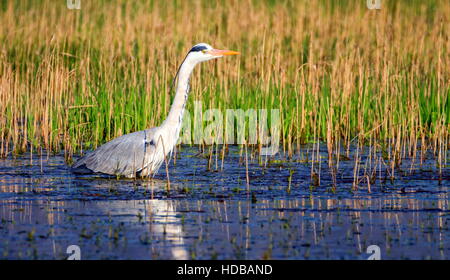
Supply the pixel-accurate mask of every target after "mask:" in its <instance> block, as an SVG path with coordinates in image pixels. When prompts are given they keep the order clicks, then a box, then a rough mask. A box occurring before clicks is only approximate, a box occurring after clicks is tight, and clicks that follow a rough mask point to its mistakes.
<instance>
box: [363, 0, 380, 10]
mask: <svg viewBox="0 0 450 280" xmlns="http://www.w3.org/2000/svg"><path fill="white" fill-rule="evenodd" d="M366 6H367V9H369V10H379V9H381V0H366Z"/></svg>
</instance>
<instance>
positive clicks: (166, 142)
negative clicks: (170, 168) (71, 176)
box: [72, 43, 239, 178]
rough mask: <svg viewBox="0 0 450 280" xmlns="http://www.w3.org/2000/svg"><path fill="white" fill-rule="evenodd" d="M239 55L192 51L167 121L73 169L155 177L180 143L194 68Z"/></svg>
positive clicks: (179, 74)
mask: <svg viewBox="0 0 450 280" xmlns="http://www.w3.org/2000/svg"><path fill="white" fill-rule="evenodd" d="M236 54H239V53H238V52H236V51H230V50H218V49H214V48H212V47H211V46H210V45H208V44H205V43H200V44H197V45H195V46H193V47H192V48H191V50H190V51H189V52H188V54H187V55H186V57H185V59H184V61H183V62H182V64H181V65H180V67H179V68H178V72H177V74H176V76H175V79H176V80H177V86H176V93H175V98H174V100H173V103H172V106H171V107H170V111H169V114H168V116H167V118H166V119H165V120H164V122H163V123H162V124H161V125H160V126H158V127H153V128H150V129H145V130H141V131H137V132H133V133H129V134H126V135H122V136H120V137H118V138H115V139H113V140H111V141H109V142H107V143H105V144H103V145H102V146H100V147H98V148H97V149H96V150H94V151H93V152H90V153H88V154H86V155H85V156H84V157H82V158H80V159H79V160H78V161H77V162H76V163H75V164H74V165H73V166H72V171H73V172H74V173H101V174H106V175H115V176H123V177H127V178H134V177H136V176H140V177H147V176H152V177H153V176H154V175H155V174H156V173H157V172H158V169H159V168H160V167H161V165H162V163H163V162H164V161H165V159H166V157H167V156H169V155H170V154H171V153H172V150H173V149H174V147H175V145H176V144H177V141H178V137H179V134H180V129H181V125H182V120H183V113H184V109H185V106H186V101H187V98H188V94H189V77H190V75H191V73H192V71H193V70H194V67H195V66H196V65H197V64H198V63H200V62H204V61H208V60H211V59H215V58H219V57H223V56H227V55H236Z"/></svg>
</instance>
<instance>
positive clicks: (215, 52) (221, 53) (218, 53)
mask: <svg viewBox="0 0 450 280" xmlns="http://www.w3.org/2000/svg"><path fill="white" fill-rule="evenodd" d="M209 53H210V54H211V55H214V56H224V55H237V54H240V52H235V51H229V50H217V49H212V50H210V51H209Z"/></svg>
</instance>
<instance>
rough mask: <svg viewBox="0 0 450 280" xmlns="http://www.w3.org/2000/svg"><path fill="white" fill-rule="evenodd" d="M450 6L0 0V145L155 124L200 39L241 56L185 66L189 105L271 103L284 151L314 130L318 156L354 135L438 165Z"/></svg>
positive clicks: (447, 124)
mask: <svg viewBox="0 0 450 280" xmlns="http://www.w3.org/2000/svg"><path fill="white" fill-rule="evenodd" d="M449 17H450V2H448V1H445V0H442V1H439V0H435V1H382V8H381V9H380V10H369V9H368V8H367V7H366V1H290V0H284V1H256V0H241V1H216V0H207V1H206V0H205V1H195V0H187V1H126V0H118V1H106V0H100V1H83V0H82V1H81V9H80V10H71V9H68V8H67V7H66V1H63V0H61V1H54V0H43V1H27V0H18V1H0V156H1V157H6V156H8V155H10V154H13V155H15V154H19V153H22V152H25V151H29V150H31V151H33V150H35V152H36V151H37V152H40V151H41V150H42V149H45V150H47V151H49V152H59V151H61V150H64V151H65V153H66V154H67V156H68V158H70V157H71V155H72V154H73V153H77V152H80V151H83V150H85V149H92V148H95V147H97V146H98V145H100V144H102V143H104V142H106V141H108V140H111V139H112V138H115V137H117V136H120V135H122V134H125V133H128V132H132V131H136V130H141V129H145V128H148V127H151V126H156V125H159V124H160V123H161V122H162V120H163V119H164V118H165V116H166V115H167V113H168V110H169V107H170V104H171V98H172V97H173V92H170V90H169V88H170V84H171V82H172V79H173V76H174V75H175V73H176V70H177V67H178V65H179V64H180V63H181V62H182V59H183V58H184V55H185V53H186V51H187V50H188V49H189V48H190V47H191V46H192V45H193V44H195V43H198V42H207V43H210V44H212V45H213V46H215V47H218V48H229V49H233V50H239V51H240V52H241V53H242V55H241V56H239V57H238V58H233V59H221V60H220V61H217V62H212V63H205V64H203V65H202V66H201V67H199V69H197V70H196V71H195V73H194V76H193V77H192V78H191V88H192V90H191V97H190V98H189V103H188V106H187V109H188V110H189V111H190V112H193V102H194V101H195V100H200V101H201V102H202V104H203V108H204V109H207V108H219V109H221V110H223V112H225V110H226V109H229V108H231V109H233V108H234V109H238V108H239V109H243V110H246V109H249V108H252V109H259V108H265V109H280V113H281V143H280V144H281V145H282V146H281V147H282V152H283V154H285V155H286V156H288V157H289V156H292V155H293V154H294V153H295V151H296V150H298V149H300V147H301V145H302V144H304V143H311V142H313V143H318V142H325V143H327V148H328V153H329V161H328V162H329V164H330V167H333V166H334V165H338V162H339V159H340V158H342V156H344V155H345V154H346V155H347V156H349V155H350V154H349V153H348V151H349V150H350V147H352V145H353V147H354V146H355V145H356V146H357V148H358V149H359V148H361V149H363V148H367V147H369V149H370V152H371V153H373V154H374V155H375V154H376V153H377V152H383V153H384V154H385V158H386V162H385V163H384V164H386V165H387V166H389V167H392V172H394V169H395V166H396V165H397V164H398V163H399V161H401V159H402V158H404V157H405V156H408V154H409V155H414V156H415V155H416V154H417V153H418V152H419V154H420V151H423V152H422V154H425V153H427V151H428V152H429V151H431V152H432V154H433V155H434V156H435V157H436V162H437V164H439V166H442V165H445V164H446V162H447V160H448V156H449V155H448V150H449V129H450V99H449V92H450V63H449V53H450V32H449V27H450V19H449ZM205 125H206V123H205ZM317 147H318V146H317ZM342 147H344V148H343V149H342ZM245 148H247V146H245ZM211 150H214V149H211ZM312 154H313V160H314V154H315V152H314V151H313V152H312ZM316 154H317V155H318V148H317V151H316ZM342 154H344V155H342ZM245 155H247V152H246V153H245ZM358 160H359V154H358V153H356V156H355V161H356V162H358ZM378 160H380V161H381V160H382V159H374V166H375V170H376V163H377V161H378ZM216 162H217V161H216ZM216 165H217V164H216ZM316 168H317V167H315V166H314V165H313V166H312V172H311V174H312V176H313V175H314V174H316V171H314V170H316ZM356 168H359V167H358V165H357V164H355V169H356ZM319 173H320V172H319ZM357 174H358V170H355V178H356V177H357V176H356V175H357ZM357 181H358V178H356V179H355V182H357ZM360 181H361V180H360ZM368 182H369V180H368ZM356 185H357V184H356ZM356 185H355V186H356ZM369 190H370V185H369Z"/></svg>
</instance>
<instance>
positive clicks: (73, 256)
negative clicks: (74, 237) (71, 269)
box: [66, 245, 81, 261]
mask: <svg viewBox="0 0 450 280" xmlns="http://www.w3.org/2000/svg"><path fill="white" fill-rule="evenodd" d="M66 254H68V255H69V256H68V257H67V260H74V261H79V260H81V249H80V246H78V245H70V246H69V247H67V249H66Z"/></svg>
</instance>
